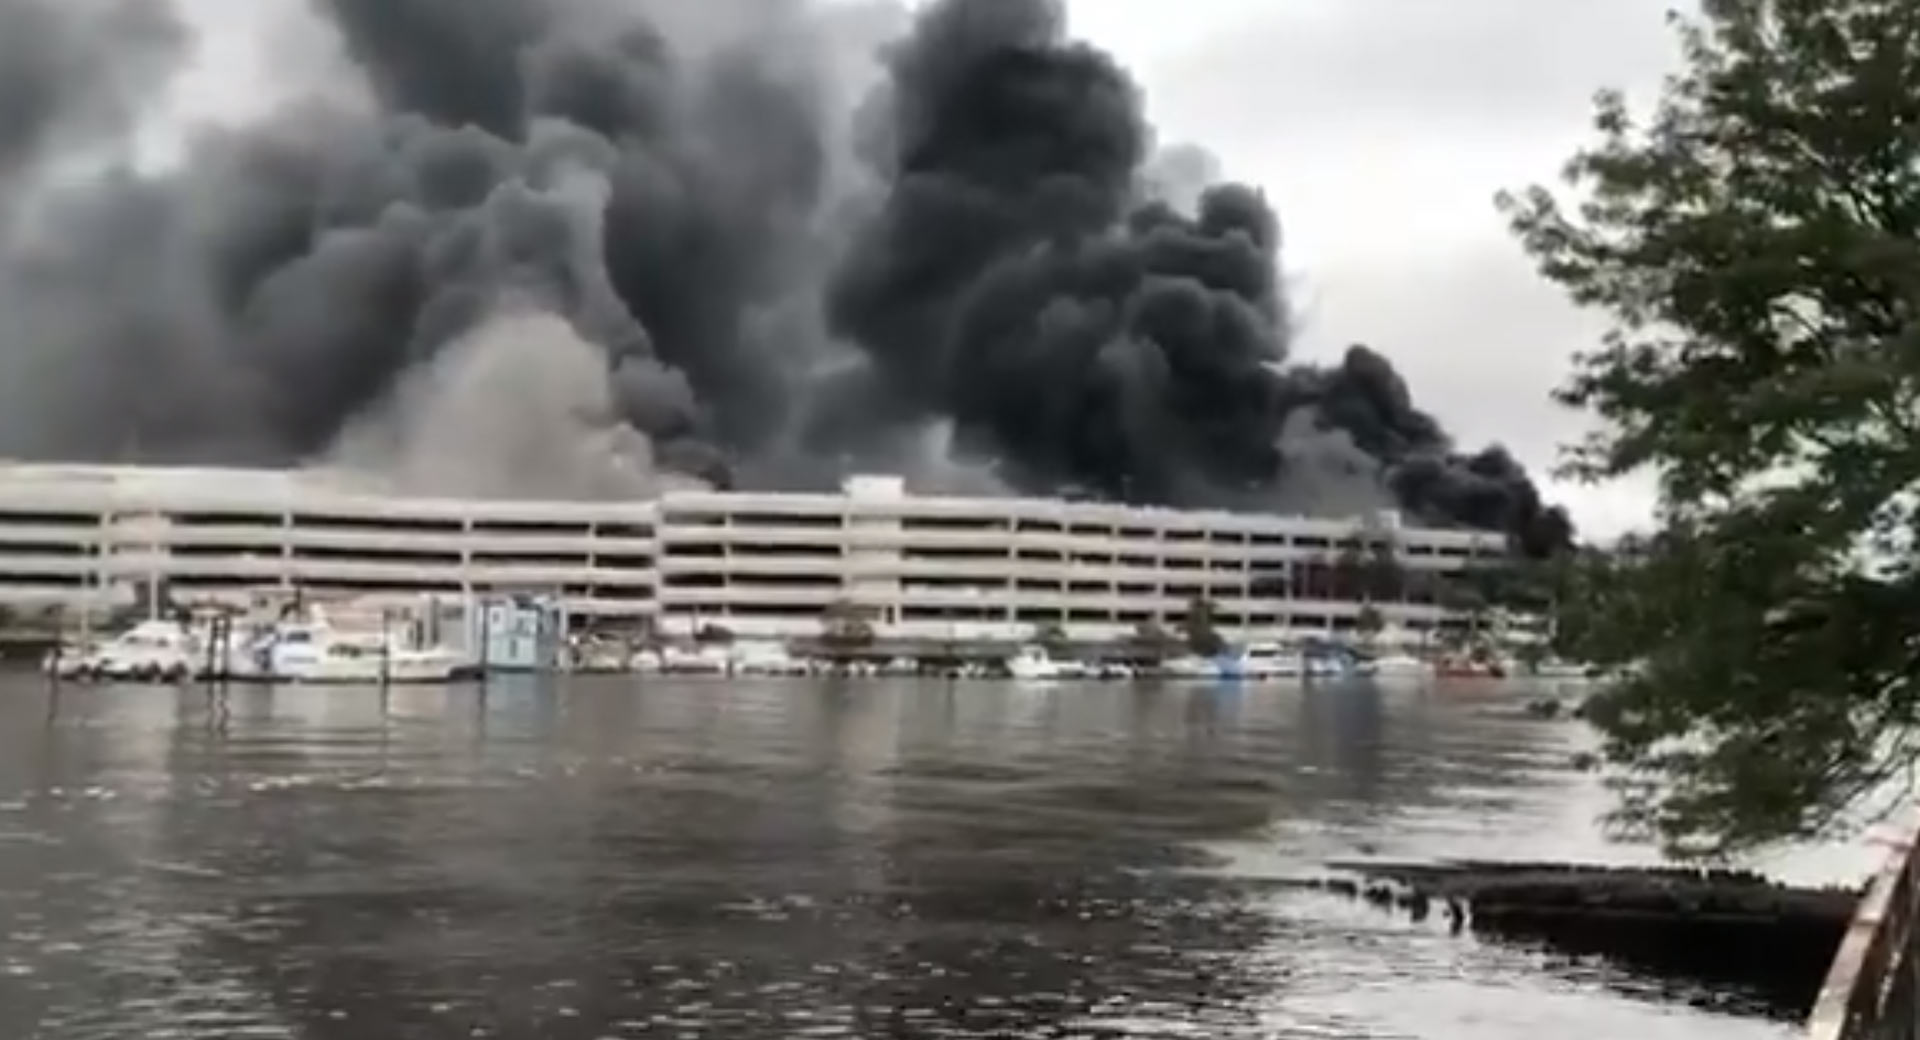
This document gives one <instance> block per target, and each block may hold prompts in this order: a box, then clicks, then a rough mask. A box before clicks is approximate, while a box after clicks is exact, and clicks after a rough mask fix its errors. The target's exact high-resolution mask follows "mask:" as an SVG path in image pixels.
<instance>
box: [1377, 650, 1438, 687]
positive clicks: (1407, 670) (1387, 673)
mask: <svg viewBox="0 0 1920 1040" xmlns="http://www.w3.org/2000/svg"><path fill="white" fill-rule="evenodd" d="M1361 672H1362V673H1363V674H1366V675H1371V676H1373V677H1374V678H1376V679H1386V680H1389V681H1392V680H1401V681H1405V680H1409V679H1414V680H1419V679H1431V678H1433V665H1431V664H1429V663H1427V662H1426V661H1422V660H1421V659H1419V658H1418V657H1415V656H1413V655H1412V654H1403V653H1391V654H1382V655H1381V656H1379V657H1376V658H1374V659H1373V660H1371V661H1369V662H1367V663H1366V664H1365V665H1363V666H1362V668H1361Z"/></svg>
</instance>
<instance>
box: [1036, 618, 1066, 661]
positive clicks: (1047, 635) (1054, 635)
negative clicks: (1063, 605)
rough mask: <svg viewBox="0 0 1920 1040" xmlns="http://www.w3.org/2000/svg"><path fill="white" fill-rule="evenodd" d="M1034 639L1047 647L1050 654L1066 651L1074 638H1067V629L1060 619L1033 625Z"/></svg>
mask: <svg viewBox="0 0 1920 1040" xmlns="http://www.w3.org/2000/svg"><path fill="white" fill-rule="evenodd" d="M1033 641H1034V642H1035V643H1038V644H1039V645H1041V646H1043V647H1046V649H1047V652H1048V653H1050V654H1060V653H1064V652H1065V651H1066V650H1067V649H1068V648H1069V647H1070V646H1072V642H1073V641H1072V640H1070V639H1068V638H1067V629H1066V626H1065V625H1062V624H1061V623H1060V622H1058V621H1047V622H1043V623H1041V624H1038V625H1035V626H1033Z"/></svg>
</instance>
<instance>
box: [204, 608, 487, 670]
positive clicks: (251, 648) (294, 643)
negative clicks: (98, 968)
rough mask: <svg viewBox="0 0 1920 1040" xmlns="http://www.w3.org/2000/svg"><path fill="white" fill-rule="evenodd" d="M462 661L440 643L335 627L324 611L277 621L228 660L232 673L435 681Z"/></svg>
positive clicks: (238, 649) (460, 667)
mask: <svg viewBox="0 0 1920 1040" xmlns="http://www.w3.org/2000/svg"><path fill="white" fill-rule="evenodd" d="M464 663H465V662H464V661H463V660H462V659H461V657H460V655H458V654H456V653H454V652H453V651H451V650H449V649H446V648H444V647H437V646H409V645H406V644H405V643H404V642H403V641H402V640H401V639H400V638H399V637H398V636H396V634H395V633H393V632H390V631H371V632H370V631H352V630H342V629H338V628H335V627H334V626H333V625H332V624H330V623H329V622H328V621H327V619H326V617H325V615H324V614H322V613H320V612H317V611H316V612H315V613H314V615H313V616H309V617H307V618H302V619H297V620H288V621H282V622H280V623H278V624H275V625H274V626H272V627H271V628H269V629H267V630H266V631H265V632H263V633H261V634H260V635H259V636H257V637H256V638H255V639H253V640H252V641H250V642H249V643H248V644H247V645H245V646H243V647H239V648H236V649H235V650H234V651H233V652H232V655H231V657H230V660H229V669H228V675H229V676H230V677H232V678H235V679H249V680H254V681H261V682H289V683H382V682H387V683H440V682H447V681H449V680H451V679H453V678H454V677H455V676H456V675H457V674H458V673H459V672H460V671H461V669H462V665H463V664H464Z"/></svg>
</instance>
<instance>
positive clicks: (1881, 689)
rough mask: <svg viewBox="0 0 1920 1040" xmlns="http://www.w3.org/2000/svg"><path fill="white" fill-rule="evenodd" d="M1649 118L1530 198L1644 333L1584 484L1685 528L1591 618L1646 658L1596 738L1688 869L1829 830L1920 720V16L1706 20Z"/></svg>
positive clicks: (1594, 365)
mask: <svg viewBox="0 0 1920 1040" xmlns="http://www.w3.org/2000/svg"><path fill="white" fill-rule="evenodd" d="M1702 6H1703V11H1702V13H1701V15H1700V17H1699V18H1698V19H1697V20H1692V21H1682V22H1680V23H1679V25H1680V31H1681V38H1682V41H1683V44H1684V53H1685V58H1686V62H1685V69H1684V71H1683V72H1682V73H1681V74H1680V75H1678V76H1676V77H1674V78H1673V79H1672V80H1670V81H1669V83H1668V84H1667V87H1666V89H1665V92H1664V96H1663V98H1662V100H1661V101H1660V104H1659V106H1658V108H1657V109H1656V110H1655V112H1654V113H1653V114H1652V117H1651V119H1650V120H1649V121H1647V122H1645V123H1637V122H1635V121H1634V119H1633V118H1632V117H1631V115H1630V113H1629V112H1628V109H1627V105H1626V103H1625V101H1624V100H1623V98H1622V97H1620V96H1619V95H1617V94H1603V95H1602V96H1601V98H1600V101H1599V105H1598V114H1597V118H1596V129H1597V131H1598V135H1599V142H1598V143H1597V144H1596V145H1594V146H1593V147H1591V148H1589V149H1588V150H1586V151H1584V152H1581V153H1580V154H1578V155H1577V156H1576V157H1575V158H1574V159H1573V161H1572V162H1571V163H1570V165H1569V167H1568V178H1569V182H1570V185H1571V187H1572V189H1573V192H1572V194H1571V195H1570V196H1569V197H1567V198H1565V199H1562V198H1557V197H1556V196H1555V195H1554V194H1553V193H1551V192H1549V191H1548V190H1546V189H1544V188H1533V189H1531V190H1529V191H1526V192H1524V193H1522V194H1519V195H1508V196H1503V197H1502V199H1501V205H1502V208H1503V210H1504V211H1505V212H1506V214H1507V215H1508V217H1509V218H1510V220H1511V222H1512V226H1513V229H1514V231H1515V233H1516V234H1517V235H1518V237H1519V239H1520V241H1521V242H1522V243H1523V244H1524V246H1525V248H1526V249H1527V251H1528V253H1529V254H1530V255H1531V256H1532V257H1533V258H1534V260H1535V261H1536V262H1537V264H1538V266H1539V269H1540V270H1541V272H1542V273H1543V274H1544V275H1545V276H1546V277H1547V278H1549V279H1551V280H1552V281H1554V282H1557V283H1559V284H1560V285H1561V286H1563V287H1564V288H1565V289H1566V290H1567V291H1568V293H1569V294H1570V295H1571V296H1572V297H1573V299H1574V300H1575V301H1577V302H1578V303H1580V304H1583V305H1586V306H1590V307H1594V308H1598V309H1601V310H1603V311H1605V312H1607V313H1608V314H1609V315H1611V317H1612V318H1613V319H1614V329H1613V332H1612V333H1611V334H1610V335H1609V337H1608V338H1607V340H1606V341H1605V343H1604V344H1603V345H1602V346H1601V347H1600V348H1599V349H1597V350H1595V351H1592V352H1591V353H1588V354H1585V355H1583V356H1581V357H1580V358H1579V359H1578V360H1577V362H1576V368H1575V372H1574V375H1573V377H1572V379H1571V380H1570V381H1569V383H1568V384H1567V385H1566V386H1565V387H1564V388H1563V389H1562V391H1561V392H1560V397H1561V399H1562V400H1563V401H1564V402H1566V403H1568V404H1570V405H1574V406H1577V407H1581V408H1585V409H1589V410H1591V411H1593V412H1594V413H1596V414H1597V415H1598V417H1599V418H1600V419H1601V420H1602V429H1601V431H1600V432H1599V433H1598V434H1596V435H1595V436H1594V437H1592V438H1591V439H1590V440H1588V441H1587V442H1585V443H1583V444H1580V445H1578V446H1576V447H1575V448H1573V449H1572V450H1571V451H1570V452H1569V464H1568V469H1569V470H1570V471H1571V472H1572V473H1574V474H1576V475H1579V476H1581V477H1584V478H1587V479H1590V480H1603V479H1609V478H1613V477H1618V476H1621V475H1623V474H1626V473H1629V472H1634V471H1639V470H1643V469H1650V470H1652V471H1653V472H1655V473H1657V475H1658V477H1659V482H1660V503H1661V509H1660V518H1659V524H1658V529H1657V530H1656V531H1655V532H1654V533H1652V534H1651V535H1650V536H1649V537H1647V538H1645V539H1644V540H1642V541H1639V542H1637V543H1633V544H1630V545H1628V546H1626V547H1624V548H1625V551H1623V552H1620V553H1615V554H1611V555H1608V556H1589V557H1583V558H1580V559H1577V560H1576V561H1574V562H1573V563H1572V565H1571V566H1572V569H1571V571H1570V572H1569V574H1568V575H1567V576H1566V581H1567V588H1566V590H1565V591H1566V593H1567V595H1566V598H1564V599H1563V607H1562V610H1561V615H1562V626H1563V628H1564V629H1567V630H1568V632H1567V637H1568V638H1570V639H1571V640H1573V641H1574V642H1576V643H1577V645H1578V648H1579V649H1580V650H1581V651H1582V653H1583V654H1585V655H1586V656H1589V657H1591V658H1593V659H1595V660H1596V661H1598V662H1600V663H1626V662H1629V661H1633V662H1638V663H1639V667H1638V668H1637V669H1636V670H1635V674H1634V676H1633V677H1632V678H1631V679H1629V680H1626V681H1625V682H1623V683H1622V684H1620V685H1618V686H1615V687H1613V688H1610V689H1609V691H1608V692H1606V693H1604V694H1602V695H1601V696H1600V697H1599V698H1597V699H1596V702H1595V704H1594V705H1593V706H1592V718H1593V720H1594V721H1595V722H1596V723H1597V724H1598V725H1599V726H1600V727H1601V729H1602V730H1603V732H1604V733H1605V735H1606V738H1607V745H1606V754H1607V757H1608V759H1609V761H1610V762H1611V763H1612V764H1614V765H1615V766H1617V767H1620V768H1621V771H1622V775H1623V776H1624V777H1625V778H1626V780H1625V782H1624V783H1623V784H1622V786H1621V790H1622V793H1623V794H1624V795H1625V797H1624V800H1623V802H1622V805H1621V812H1620V815H1619V820H1620V822H1622V823H1625V824H1628V825H1630V826H1632V827H1634V828H1638V829H1642V830H1645V831H1648V832H1651V833H1655V834H1657V835H1659V836H1660V837H1661V838H1663V839H1664V840H1665V841H1666V843H1667V844H1668V846H1669V847H1670V848H1671V849H1673V850H1675V851H1679V852H1689V853H1700V854H1710V853H1720V852H1727V851H1732V850H1735V849H1738V848H1741V847H1745V846H1750V845H1753V844H1757V843H1761V842H1765V841H1769V840H1773V839H1777V838H1782V837H1787V836H1796V835H1808V834H1813V833H1818V832H1821V831H1824V830H1827V829H1830V828H1831V827H1833V826H1836V824H1835V822H1834V821H1836V820H1840V819H1843V818H1844V817H1843V816H1842V813H1843V811H1845V810H1849V809H1856V808H1859V807H1860V806H1861V804H1862V801H1863V799H1867V798H1869V797H1870V796H1872V795H1874V794H1876V793H1880V792H1884V791H1885V790H1886V789H1887V785H1888V783H1889V782H1890V781H1900V780H1903V779H1904V777H1905V771H1906V769H1907V767H1908V765H1909V763H1910V762H1911V761H1912V760H1913V758H1914V753H1913V752H1914V749H1913V747H1912V746H1911V744H1910V741H1909V739H1908V738H1909V735H1911V734H1913V733H1914V732H1915V729H1916V723H1917V722H1920V681H1916V675H1915V672H1916V665H1917V663H1920V656H1917V653H1916V651H1917V648H1920V571H1917V570H1916V555H1915V553H1916V550H1915V525H1916V522H1917V521H1920V514H1917V513H1916V509H1917V508H1920V503H1917V501H1916V495H1915V491H1916V483H1920V324H1916V307H1917V306H1920V4H1914V3H1911V2H1910V0H1705V2H1704V3H1703V5H1702Z"/></svg>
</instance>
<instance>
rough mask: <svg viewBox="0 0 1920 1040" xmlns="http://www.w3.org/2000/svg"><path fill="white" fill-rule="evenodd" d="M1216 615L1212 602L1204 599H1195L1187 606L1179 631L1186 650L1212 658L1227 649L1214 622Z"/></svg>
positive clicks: (1225, 642) (1223, 638)
mask: <svg viewBox="0 0 1920 1040" xmlns="http://www.w3.org/2000/svg"><path fill="white" fill-rule="evenodd" d="M1217 613H1218V610H1217V609H1216V608H1215V607H1214V604H1213V601H1212V600H1210V599H1207V598H1205V597H1196V598H1195V599H1193V600H1192V601H1190V602H1189V603H1188V604H1187V612H1186V615H1185V616H1184V617H1182V618H1181V621H1180V629H1181V634H1182V635H1184V636H1185V637H1186V641H1187V649H1188V650H1190V651H1192V652H1193V653H1196V654H1199V655H1200V656H1202V657H1212V656H1213V655H1215V654H1218V653H1220V652H1221V651H1223V650H1225V649H1226V648H1227V641H1226V638H1225V637H1223V636H1221V634H1220V629H1219V627H1218V622H1217V621H1216V614H1217Z"/></svg>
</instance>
